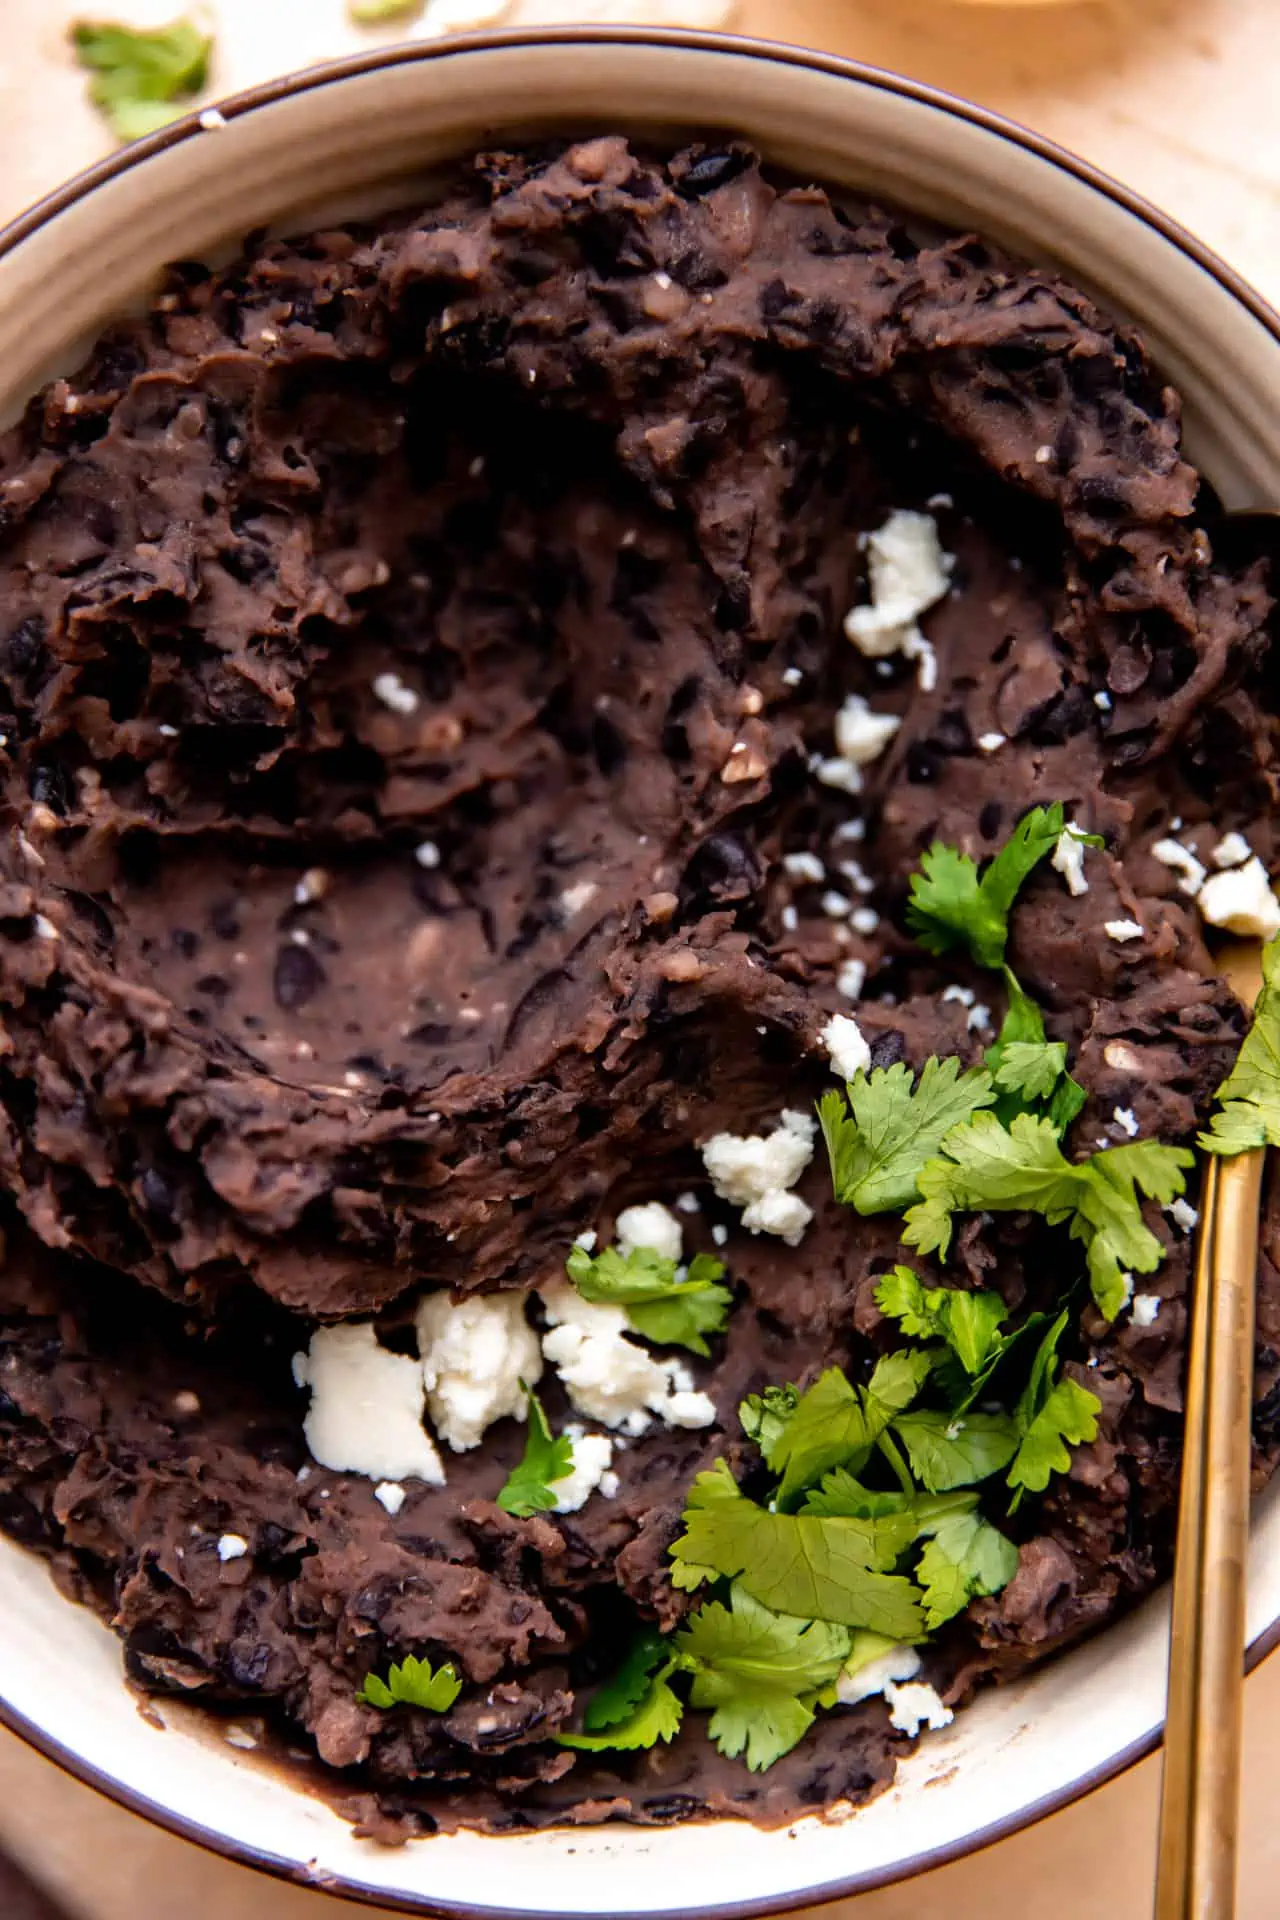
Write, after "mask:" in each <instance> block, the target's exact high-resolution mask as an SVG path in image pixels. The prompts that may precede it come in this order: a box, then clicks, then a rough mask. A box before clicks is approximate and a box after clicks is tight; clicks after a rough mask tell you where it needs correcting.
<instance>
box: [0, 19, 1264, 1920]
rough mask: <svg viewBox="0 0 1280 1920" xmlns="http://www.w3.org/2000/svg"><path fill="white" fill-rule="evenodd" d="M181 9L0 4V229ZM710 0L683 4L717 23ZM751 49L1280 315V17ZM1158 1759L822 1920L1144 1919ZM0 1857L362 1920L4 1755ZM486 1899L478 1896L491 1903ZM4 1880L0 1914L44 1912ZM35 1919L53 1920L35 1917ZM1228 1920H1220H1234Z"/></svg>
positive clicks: (20, 1919) (822, 26) (303, 23)
mask: <svg viewBox="0 0 1280 1920" xmlns="http://www.w3.org/2000/svg"><path fill="white" fill-rule="evenodd" d="M178 4H179V0H115V3H114V4H113V0H97V4H94V5H90V4H88V0H83V4H81V5H80V6H76V5H75V4H73V0H3V17H4V27H5V33H4V37H3V41H0V218H7V217H9V216H10V215H11V214H13V213H16V212H17V211H19V210H20V209H21V208H22V207H23V206H25V205H27V204H29V203H30V202H31V201H32V200H34V199H36V198H38V197H39V195H40V194H42V193H44V192H46V191H48V189H49V188H50V187H52V186H54V185H56V184H57V183H58V182H59V181H60V180H62V179H64V178H65V177H66V176H67V175H68V174H70V173H72V172H74V171H75V170H76V169H77V168H79V167H81V166H84V165H86V164H88V163H89V162H90V161H92V160H94V159H96V158H97V157H98V155H99V154H100V153H101V152H102V151H104V150H105V145H106V143H105V140H104V136H103V131H102V128H101V125H100V123H99V122H98V120H97V117H96V116H95V115H94V114H93V113H92V111H91V110H90V109H89V108H88V107H87V106H86V104H85V102H84V99H83V86H82V81H81V77H80V76H79V75H78V74H77V73H76V71H75V69H74V68H73V67H72V65H71V63H70V61H69V60H68V59H67V57H66V55H65V52H64V49H63V36H64V33H65V27H66V24H67V22H68V20H70V19H71V18H72V17H74V16H75V15H76V14H77V13H81V12H84V13H88V14H91V15H98V16H111V17H116V18H130V19H134V20H138V21H155V20H159V19H163V18H166V17H168V16H169V15H170V14H171V13H172V12H174V11H176V10H177V6H178ZM714 4H715V0H683V8H684V17H687V18H688V19H690V20H695V19H705V18H706V17H707V9H708V7H709V6H713V5H714ZM213 11H214V12H215V13H216V14H217V15H218V16H219V17H220V21H221V25H222V29H223V31H222V36H221V44H222V58H221V63H220V66H219V70H218V83H219V85H220V86H221V87H223V88H224V89H229V88H231V87H235V86H241V85H248V84H251V83H252V82H254V81H256V80H259V79H263V78H266V77H268V76H269V75H270V74H272V73H274V72H277V71H283V70H284V69H285V68H286V67H290V66H297V65H299V64H301V63H302V62H303V61H305V60H306V59H309V58H321V57H323V56H324V55H325V54H328V53H333V52H338V51H342V50H344V49H345V48H346V47H348V46H350V45H352V44H356V43H357V40H358V39H362V40H363V41H367V38H368V36H362V37H358V36H356V35H355V34H354V32H353V30H352V29H350V28H349V27H347V26H346V25H345V24H344V18H343V13H344V9H343V0H216V4H215V6H214V9H213ZM515 11H516V13H517V14H518V16H519V17H520V18H523V19H525V20H529V21H536V20H550V19H561V20H563V19H574V18H579V17H584V16H589V15H590V14H592V13H594V14H595V16H596V17H601V16H602V15H604V14H606V13H607V14H608V16H609V17H610V18H613V19H643V18H646V17H649V18H651V17H653V16H654V14H655V12H665V14H666V16H667V17H668V18H680V17H682V0H517V5H516V9H515ZM734 25H735V26H736V27H737V28H738V29H739V30H741V31H744V32H747V33H754V34H758V35H760V36H762V37H768V38H773V39H778V40H789V41H793V42H797V43H800V44H804V45H809V46H818V47H823V48H826V49H828V50H830V51H832V52H837V53H843V54H848V55H851V56H853V57H855V58H858V59H862V60H866V61H869V62H871V63H873V64H875V65H879V66H884V67H891V68H895V69H897V70H898V71H900V72H905V73H908V74H910V75H912V76H913V77H915V78H917V79H920V80H925V81H928V82H929V83H930V84H932V85H934V86H938V87H942V88H946V89H948V90H950V91H952V92H955V93H960V94H965V95H967V96H969V97H970V98H972V99H976V100H979V101H981V102H983V103H984V104H985V105H987V106H990V107H993V108H996V109H997V110H998V111H1000V112H1002V113H1005V114H1008V115H1010V116H1011V117H1013V118H1015V119H1018V120H1021V121H1024V122H1026V123H1027V124H1029V125H1031V126H1034V127H1036V128H1037V129H1039V130H1040V131H1042V132H1044V133H1046V134H1048V135H1049V136H1050V137H1052V138H1053V139H1055V140H1057V141H1059V142H1061V143H1062V144H1063V145H1064V146H1068V147H1072V148H1074V149H1075V150H1076V151H1077V152H1080V153H1083V154H1084V155H1086V156H1087V157H1088V158H1089V159H1091V160H1093V161H1094V162H1095V163H1096V164H1098V165H1099V166H1101V167H1103V168H1105V169H1106V170H1108V171H1109V172H1111V173H1113V174H1115V175H1117V176H1118V177H1119V178H1121V179H1123V180H1124V181H1126V182H1127V183H1128V184H1129V185H1130V186H1133V187H1136V188H1137V189H1138V190H1139V191H1141V192H1143V193H1145V194H1146V195H1147V196H1148V197H1149V198H1151V199H1152V200H1155V201H1158V202H1159V203H1160V204H1161V205H1163V206H1164V207H1166V208H1167V209H1168V210H1169V211H1170V212H1171V213H1173V214H1175V215H1176V216H1177V217H1178V218H1179V219H1180V220H1182V221H1183V222H1184V223H1185V224H1186V225H1187V226H1189V227H1191V228H1193V229H1194V230H1195V231H1196V232H1197V233H1199V234H1200V235H1201V236H1202V237H1203V238H1204V239H1205V240H1207V241H1208V242H1209V243H1210V245H1212V246H1214V247H1216V248H1217V249H1218V251H1219V252H1220V253H1221V254H1223V255H1224V257H1225V258H1226V259H1227V260H1229V261H1230V262H1231V263H1232V265H1234V266H1235V267H1237V268H1238V269H1239V270H1240V271H1241V272H1242V273H1244V274H1245V275H1247V276H1248V277H1249V278H1250V279H1251V280H1253V282H1254V283H1255V285H1256V286H1258V287H1259V288H1260V289H1261V291H1262V292H1263V293H1264V294H1266V295H1267V296H1268V297H1269V298H1270V299H1272V300H1273V301H1275V302H1276V303H1277V304H1280V118H1278V117H1277V115H1276V112H1275V104H1274V103H1275V92H1276V86H1275V72H1276V0H1087V3H1086V4H1080V5H1066V6H1062V7H1045V8H1041V7H1022V8H1017V9H1014V8H1012V7H1004V6H998V5H996V6H965V5H961V4H948V3H947V0H741V4H740V5H739V8H738V12H737V14H736V17H735V20H734ZM1246 1712H1247V1725H1246V1786H1245V1806H1244V1861H1243V1872H1242V1888H1241V1902H1240V1913H1241V1916H1242V1920H1274V1916H1275V1915H1276V1914H1277V1913H1278V1912H1280V1893H1278V1892H1277V1887H1278V1886H1280V1821H1278V1820H1277V1819H1276V1817H1275V1813H1274V1811H1273V1807H1272V1798H1273V1795H1272V1788H1271V1782H1272V1779H1273V1777H1274V1776H1275V1774H1276V1773H1277V1771H1278V1770H1280V1657H1278V1658H1276V1659H1273V1660H1271V1661H1270V1662H1268V1663H1267V1664H1266V1665H1265V1666H1264V1667H1263V1668H1262V1669H1261V1670H1260V1671H1259V1672H1258V1673H1257V1674H1256V1675H1255V1676H1254V1678H1253V1679H1252V1680H1251V1681H1250V1683H1249V1686H1248V1689H1247V1708H1246ZM1156 1792H1157V1773H1156V1768H1155V1764H1154V1763H1153V1762H1151V1761H1148V1762H1145V1763H1144V1764H1143V1765H1142V1766H1140V1767H1137V1768H1135V1769H1134V1770H1133V1771H1132V1772H1130V1773H1129V1774H1128V1775H1126V1776H1125V1777H1124V1778H1122V1779H1121V1780H1118V1781H1115V1782H1113V1783H1112V1784H1111V1785H1110V1786H1108V1787H1106V1788H1104V1789H1102V1790H1101V1791H1100V1792H1098V1793H1096V1794H1094V1795H1092V1796H1091V1797H1090V1798H1089V1799H1088V1800H1085V1801H1082V1802H1081V1803H1080V1804H1078V1805H1077V1806H1075V1807H1071V1808H1068V1809H1067V1810H1066V1811H1065V1812H1063V1813H1061V1814H1058V1815H1055V1816H1054V1817H1053V1818H1052V1819H1050V1820H1046V1821H1042V1822H1041V1823H1040V1824H1039V1825H1038V1826H1037V1827H1035V1828H1033V1829H1031V1830H1030V1831H1028V1832H1026V1833H1023V1834H1019V1835H1016V1836H1015V1837H1014V1838H1012V1839H1010V1840H1007V1841H1004V1842H1002V1843H1001V1844H1000V1845H999V1846H997V1847H993V1848H990V1849H989V1850H988V1851H987V1852H985V1853H983V1854H981V1855H978V1856H977V1857H975V1858H973V1859H971V1860H967V1861H961V1862H958V1863H957V1864H956V1865H954V1866H951V1867H946V1868H943V1869H942V1870H940V1871H939V1872H937V1873H933V1874H930V1875H928V1876H926V1877H925V1878H923V1879H920V1880H917V1881H912V1882H910V1883H907V1884H906V1885H904V1886H901V1887H898V1888H889V1889H887V1890H885V1891H883V1892H881V1893H876V1894H870V1895H866V1896H864V1897H863V1898H862V1899H860V1900H856V1901H850V1902H847V1903H844V1904H843V1905H842V1906H840V1907H838V1908H829V1909H827V1912H828V1914H829V1915H833V1916H838V1915H848V1916H850V1920H908V1917H910V1920H993V1917H994V1916H1001V1915H1004V1914H1006V1913H1013V1912H1017V1913H1020V1914H1024V1913H1025V1914H1027V1915H1030V1916H1033V1917H1034V1920H1128V1917H1129V1916H1138V1915H1142V1914H1144V1913H1146V1912H1147V1911H1148V1910H1149V1902H1150V1887H1151V1876H1152V1864H1153V1860H1154V1850H1155V1808H1156ZM0 1843H3V1844H4V1845H5V1846H7V1847H8V1848H9V1850H10V1852H11V1853H12V1855H13V1856H14V1857H15V1858H16V1859H17V1860H18V1861H20V1862H21V1863H22V1864H23V1865H24V1866H25V1868H26V1870H27V1872H28V1873H29V1874H30V1875H31V1876H32V1878H33V1879H34V1880H36V1881H38V1882H40V1883H41V1884H43V1885H44V1886H45V1887H47V1888H48V1889H49V1890H50V1891H51V1892H52V1893H55V1894H56V1895H57V1896H58V1897H59V1898H60V1899H61V1900H62V1901H63V1902H64V1903H65V1904H66V1906H67V1907H68V1908H69V1909H70V1911H71V1912H72V1913H73V1914H74V1915H76V1916H80V1917H81V1920H169V1917H170V1916H175V1915H179V1914H181V1915H182V1917H183V1920H338V1916H339V1915H340V1914H342V1913H350V1912H351V1911H352V1909H351V1908H349V1907H346V1906H344V1905H343V1904H342V1903H340V1902H338V1901H335V1900H332V1899H329V1898H327V1897H326V1896H324V1895H320V1894H316V1893H310V1892H304V1891H301V1890H298V1889H294V1888H290V1887H285V1886H280V1885H277V1884H275V1883H273V1882H271V1881H268V1880H265V1879H261V1878H259V1877H258V1876H256V1875H254V1874H251V1873H249V1872H247V1871H245V1870H244V1869H242V1868H239V1867H234V1866H231V1865H229V1864H228V1863H226V1862H225V1861H221V1860H217V1859H214V1858H213V1857H212V1856H209V1855H205V1854H203V1853H200V1852H198V1851H197V1850H196V1849H194V1848H192V1847H189V1846H186V1845H185V1844H184V1843H182V1842H180V1841H176V1840H173V1839H171V1838H170V1837H169V1836H168V1835H166V1834H163V1833H160V1832H158V1831H156V1830H153V1829H151V1828H149V1827H147V1826H145V1825H143V1824H142V1823H141V1822H139V1821H137V1820H135V1819H134V1818H132V1816H130V1815H127V1814H124V1813H121V1812H120V1811H119V1810H118V1809H116V1808H115V1807H113V1806H111V1805H109V1804H108V1803H107V1802H106V1801H104V1800H101V1799H99V1798H98V1797H97V1796H95V1795H94V1794H92V1793H90V1792H89V1791H88V1790H87V1789H85V1788H83V1787H81V1786H79V1785H77V1784H76V1783H75V1782H74V1781H71V1780H68V1779H66V1778H64V1777H63V1776H62V1775H60V1774H59V1773H58V1772H57V1771H56V1770H55V1769H54V1768H53V1767H51V1766H50V1765H49V1764H48V1763H47V1762H45V1761H43V1760H40V1759H39V1758H37V1757H36V1756H35V1755H34V1754H32V1753H30V1752H29V1751H27V1750H26V1749H25V1748H24V1747H22V1746H21V1745H20V1744H19V1742H17V1741H16V1740H14V1739H12V1738H11V1737H9V1736H7V1735H0ZM481 1897H482V1896H481ZM23 1899H27V1896H26V1895H25V1894H22V1895H20V1894H19V1893H18V1892H17V1891H16V1890H13V1891H10V1890H8V1889H6V1887H5V1884H4V1881H3V1879H2V1878H0V1913H4V1914H5V1915H6V1916H9V1915H12V1916H13V1920H27V1913H28V1912H29V1913H30V1915H31V1920H38V1914H39V1910H38V1907H37V1906H36V1905H33V1904H32V1903H31V1901H30V1900H27V1908H26V1910H24V1908H23V1906H22V1905H21V1904H19V1902H20V1900H23ZM41 1920H42V1917H41ZM1222 1920H1225V1916H1223V1917H1222Z"/></svg>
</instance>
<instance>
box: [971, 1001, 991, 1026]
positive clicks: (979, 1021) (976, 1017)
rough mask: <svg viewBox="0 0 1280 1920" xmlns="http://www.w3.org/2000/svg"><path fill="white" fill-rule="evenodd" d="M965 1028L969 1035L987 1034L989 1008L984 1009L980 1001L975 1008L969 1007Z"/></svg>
mask: <svg viewBox="0 0 1280 1920" xmlns="http://www.w3.org/2000/svg"><path fill="white" fill-rule="evenodd" d="M965 1026H966V1027H967V1028H968V1029H969V1032H970V1033H989V1032H990V1031H991V1009H990V1007H984V1006H983V1004H982V1002H981V1000H979V1002H978V1004H977V1005H976V1006H974V1007H970V1009H969V1015H968V1018H967V1019H966V1021H965Z"/></svg>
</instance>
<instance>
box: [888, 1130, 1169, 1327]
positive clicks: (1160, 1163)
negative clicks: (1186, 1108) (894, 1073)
mask: <svg viewBox="0 0 1280 1920" xmlns="http://www.w3.org/2000/svg"><path fill="white" fill-rule="evenodd" d="M1193 1159H1194V1155H1193V1154H1192V1153H1191V1152H1190V1151H1189V1150H1188V1149H1187V1148H1185V1147H1166V1146H1161V1145H1159V1144H1158V1143H1157V1142H1156V1141H1154V1140H1140V1141H1133V1142H1130V1143H1129V1144H1128V1145H1126V1146H1122V1147H1108V1148H1105V1149H1103V1151H1101V1152H1099V1153H1095V1154H1092V1155H1091V1156H1090V1157H1089V1159H1087V1160H1081V1161H1077V1162H1072V1161H1070V1160H1068V1159H1066V1157H1065V1156H1064V1154H1063V1152H1062V1148H1061V1145H1060V1144H1059V1140H1058V1135H1057V1132H1056V1130H1055V1128H1054V1126H1053V1123H1052V1121H1050V1120H1046V1119H1037V1118H1035V1117H1034V1116H1032V1115H1031V1114H1026V1113H1023V1114H1018V1115H1016V1116H1015V1118H1014V1120H1013V1122H1012V1124H1011V1125H1010V1126H1009V1127H1008V1128H1007V1129H1006V1128H1004V1127H1002V1126H1001V1125H1000V1122H999V1120H998V1119H997V1118H996V1116H995V1115H994V1114H992V1113H979V1114H976V1115H975V1116H974V1118H973V1119H972V1120H971V1121H969V1122H967V1123H966V1124H965V1125H963V1126H959V1127H956V1128H954V1129H953V1130H952V1132H951V1133H949V1134H948V1135H947V1138H946V1140H945V1141H944V1142H943V1145H942V1151H941V1152H940V1153H939V1155H938V1156H937V1158H936V1159H933V1160H931V1161H930V1162H929V1164H928V1165H927V1166H926V1167H924V1168H923V1169H922V1170H921V1172H920V1175H919V1177H918V1181H917V1185H918V1186H919V1190H920V1195H921V1197H920V1200H919V1201H918V1203H917V1204H916V1205H915V1206H914V1207H912V1208H910V1210H909V1211H908V1213H907V1216H906V1225H905V1226H904V1228H903V1233H902V1238H903V1241H904V1242H905V1244H906V1245H907V1246H910V1247H915V1248H917V1249H918V1250H919V1252H921V1253H926V1254H927V1253H936V1254H938V1255H939V1256H940V1257H945V1255H946V1252H947V1249H948V1247H949V1246H950V1244H951V1234H952V1229H953V1226H954V1221H955V1216H956V1214H958V1213H1010V1212H1018V1213H1038V1214H1041V1215H1043V1217H1044V1219H1045V1220H1046V1221H1047V1222H1048V1223H1049V1225H1050V1226H1059V1225H1064V1224H1065V1225H1066V1226H1067V1227H1068V1229H1069V1231H1070V1233H1071V1236H1072V1238H1073V1239H1075V1240H1078V1241H1080V1242H1081V1244H1082V1245H1083V1247H1084V1249H1085V1258H1086V1260H1087V1262H1088V1267H1089V1278H1090V1283H1091V1285H1092V1288H1093V1297H1094V1299H1095V1301H1096V1302H1097V1305H1098V1310H1099V1312H1101V1313H1102V1314H1104V1315H1105V1316H1106V1318H1107V1319H1108V1320H1114V1318H1115V1316H1116V1315H1117V1313H1119V1311H1120V1309H1121V1307H1122V1306H1123V1305H1124V1303H1125V1300H1126V1298H1127V1296H1128V1287H1127V1285H1126V1276H1132V1274H1134V1273H1152V1272H1154V1270H1155V1268H1156V1267H1158V1266H1159V1264H1160V1262H1161V1260H1162V1259H1163V1257H1164V1249H1163V1247H1162V1246H1161V1244H1160V1242H1159V1241H1158V1240H1157V1239H1156V1236H1155V1235H1154V1233H1152V1231H1151V1229H1150V1228H1149V1227H1148V1226H1147V1224H1146V1222H1145V1221H1144V1219H1143V1217H1142V1205H1141V1201H1140V1199H1139V1195H1140V1194H1141V1195H1145V1196H1146V1198H1148V1199H1150V1200H1155V1201H1157V1202H1158V1203H1159V1205H1161V1206H1168V1205H1169V1204H1170V1202H1171V1201H1173V1200H1174V1199H1176V1198H1177V1197H1178V1195H1179V1194H1181V1193H1182V1192H1183V1190H1184V1188H1185V1186H1186V1179H1185V1174H1184V1169H1185V1168H1187V1167H1189V1166H1190V1165H1191V1164H1192V1161H1193Z"/></svg>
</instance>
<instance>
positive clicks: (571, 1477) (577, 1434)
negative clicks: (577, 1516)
mask: <svg viewBox="0 0 1280 1920" xmlns="http://www.w3.org/2000/svg"><path fill="white" fill-rule="evenodd" d="M564 1432H565V1433H566V1434H567V1435H568V1436H569V1439H570V1440H571V1441H572V1442H573V1466H572V1468H571V1469H570V1471H569V1472H568V1473H566V1474H565V1475H563V1477H562V1478H561V1479H559V1480H553V1481H552V1483H551V1491H552V1492H553V1493H554V1494H555V1496H556V1504H555V1507H554V1508H553V1512H555V1513H577V1512H578V1511H579V1509H580V1508H582V1507H585V1506H586V1504H587V1501H588V1500H589V1499H590V1498H591V1496H592V1494H593V1493H594V1492H595V1491H596V1488H597V1487H599V1488H600V1490H601V1491H602V1492H603V1491H604V1482H605V1481H606V1480H607V1479H613V1480H614V1490H615V1492H616V1490H617V1482H616V1478H615V1476H614V1475H612V1474H611V1473H610V1471H609V1469H610V1467H611V1466H612V1464H613V1442H612V1440H611V1439H610V1438H609V1436H608V1434H607V1433H586V1432H585V1431H584V1430H583V1428H582V1427H580V1426H578V1425H577V1424H576V1423H575V1422H572V1421H571V1422H570V1423H569V1424H568V1425H567V1426H566V1427H565V1428H564Z"/></svg>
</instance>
